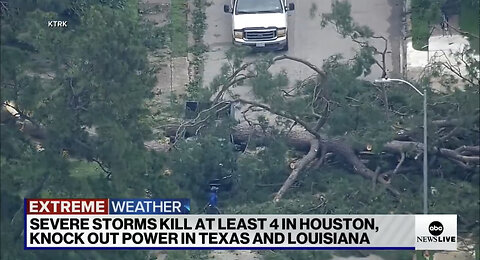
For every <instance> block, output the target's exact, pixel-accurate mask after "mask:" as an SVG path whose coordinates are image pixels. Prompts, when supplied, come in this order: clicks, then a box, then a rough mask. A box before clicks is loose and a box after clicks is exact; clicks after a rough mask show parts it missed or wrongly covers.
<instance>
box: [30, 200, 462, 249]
mask: <svg viewBox="0 0 480 260" xmlns="http://www.w3.org/2000/svg"><path fill="white" fill-rule="evenodd" d="M189 213H190V201H189V200H188V199H25V236H24V238H25V249H132V250H133V249H143V250H150V249H157V250H160V249H185V250H187V249H189V250H192V249H210V250H214V249H224V250H234V249H240V250H241V249H251V250H252V249H254V250H262V249H292V250H298V249H312V250H313V249H327V250H341V249H355V250H361V249H365V250H376V249H378V250H380V249H382V250H385V249H389V250H456V249H457V216H456V215H190V214H189Z"/></svg>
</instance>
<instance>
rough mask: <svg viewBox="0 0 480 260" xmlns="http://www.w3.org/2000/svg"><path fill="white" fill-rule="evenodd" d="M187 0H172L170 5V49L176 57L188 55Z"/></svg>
mask: <svg viewBox="0 0 480 260" xmlns="http://www.w3.org/2000/svg"><path fill="white" fill-rule="evenodd" d="M186 3H187V2H186V1H185V0H172V5H171V7H170V39H171V42H170V49H171V50H172V55H173V56H174V57H181V56H186V55H187V49H188V34H187V33H188V28H187V14H186V13H185V10H186V8H185V4H186Z"/></svg>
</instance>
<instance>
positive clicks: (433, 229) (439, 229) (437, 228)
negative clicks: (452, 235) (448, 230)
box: [428, 221, 443, 236]
mask: <svg viewBox="0 0 480 260" xmlns="http://www.w3.org/2000/svg"><path fill="white" fill-rule="evenodd" d="M428 231H429V232H430V234H432V235H433V236H439V235H441V234H442V233H443V225H442V223H440V222H439V221H433V222H432V223H430V225H429V226H428Z"/></svg>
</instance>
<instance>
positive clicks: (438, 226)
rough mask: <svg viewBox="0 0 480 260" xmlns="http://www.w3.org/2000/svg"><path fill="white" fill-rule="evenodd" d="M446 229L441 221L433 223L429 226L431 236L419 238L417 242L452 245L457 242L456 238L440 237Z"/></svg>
mask: <svg viewBox="0 0 480 260" xmlns="http://www.w3.org/2000/svg"><path fill="white" fill-rule="evenodd" d="M443 230H444V227H443V224H442V223H441V222H440V221H433V222H432V223H430V225H428V232H430V234H431V236H417V242H423V243H430V242H438V243H445V242H446V243H452V242H456V239H457V237H455V236H440V235H441V234H442V233H443Z"/></svg>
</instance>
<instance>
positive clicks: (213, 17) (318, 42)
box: [203, 0, 402, 98]
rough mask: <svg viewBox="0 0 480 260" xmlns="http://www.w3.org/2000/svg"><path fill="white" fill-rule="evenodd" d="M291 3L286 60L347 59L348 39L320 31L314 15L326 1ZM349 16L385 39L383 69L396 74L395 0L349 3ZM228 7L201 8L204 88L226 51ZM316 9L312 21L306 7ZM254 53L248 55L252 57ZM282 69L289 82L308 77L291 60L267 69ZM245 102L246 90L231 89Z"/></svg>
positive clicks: (218, 2)
mask: <svg viewBox="0 0 480 260" xmlns="http://www.w3.org/2000/svg"><path fill="white" fill-rule="evenodd" d="M289 2H293V3H295V10H294V11H292V12H290V13H289V18H288V23H289V24H288V26H289V27H288V28H289V50H288V51H287V52H278V54H279V55H280V54H283V53H286V54H288V55H290V56H294V57H298V58H302V59H306V60H308V61H309V62H311V63H313V64H315V65H317V66H321V65H322V63H323V60H324V59H326V58H328V57H329V56H331V55H334V54H339V53H341V54H342V55H343V56H344V57H346V58H351V57H352V56H353V54H354V52H355V49H357V48H358V46H357V45H356V44H355V43H353V42H352V41H351V40H350V39H348V38H347V39H344V38H342V37H341V36H340V35H339V34H338V33H337V32H336V31H335V28H334V27H333V26H328V27H326V28H323V29H322V28H321V26H320V21H321V18H320V16H319V15H320V14H321V13H326V12H329V11H330V8H331V2H330V1H328V0H302V1H299V0H293V1H292V0H290V1H289ZM350 2H351V4H352V16H353V18H354V20H355V21H356V22H357V23H358V24H360V25H367V26H369V27H370V28H371V29H372V30H373V31H374V32H375V34H377V35H382V36H384V37H386V38H388V39H389V45H388V51H389V54H388V55H387V69H388V71H389V74H398V73H399V71H400V40H401V36H400V35H401V10H402V7H401V0H351V1H350ZM224 4H230V0H213V1H212V2H211V5H209V6H208V7H207V9H206V15H207V21H206V23H207V26H208V27H207V30H206V32H205V36H204V42H205V44H206V45H207V46H208V52H207V54H206V60H205V69H204V77H203V80H204V82H203V83H204V86H207V85H208V84H209V83H210V82H211V81H212V79H213V78H214V77H215V76H216V75H217V74H218V73H219V71H220V68H221V66H222V64H224V63H225V61H226V59H225V51H226V50H228V49H229V48H232V39H231V25H232V23H231V15H230V14H226V13H224V12H223V5H224ZM313 5H316V9H317V11H316V17H314V18H312V17H311V15H310V13H311V11H310V10H311V8H312V6H313ZM372 43H373V44H375V46H378V47H379V48H383V45H384V43H383V42H382V41H380V40H376V41H375V42H372ZM256 55H258V54H252V55H249V58H248V59H254V58H255V56H256ZM282 69H284V70H285V71H286V72H287V74H288V76H289V79H290V81H291V82H292V83H293V82H294V81H295V80H301V79H304V78H306V77H308V76H310V75H312V74H313V71H311V69H309V68H308V67H306V66H304V65H302V64H300V63H296V62H293V61H287V60H284V61H281V62H278V63H276V64H275V65H274V66H273V67H272V71H274V72H277V71H280V70H282ZM380 76H381V70H380V69H379V68H377V67H374V68H373V71H372V74H371V75H369V76H368V77H367V78H378V77H380ZM235 92H237V93H239V94H241V95H242V96H244V97H245V98H247V97H250V95H248V92H249V89H248V87H247V86H245V87H239V88H238V87H237V90H236V91H235Z"/></svg>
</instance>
